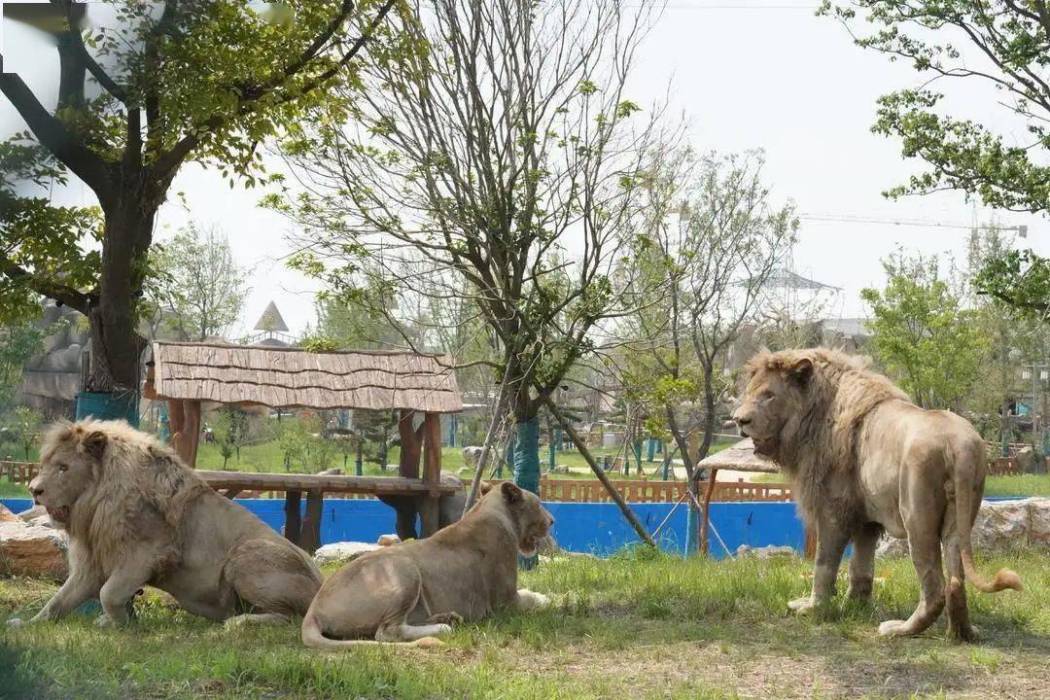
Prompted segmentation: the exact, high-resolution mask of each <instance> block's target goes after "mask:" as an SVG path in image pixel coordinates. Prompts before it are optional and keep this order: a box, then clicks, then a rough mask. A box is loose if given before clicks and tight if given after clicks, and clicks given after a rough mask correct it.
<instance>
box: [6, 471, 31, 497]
mask: <svg viewBox="0 0 1050 700" xmlns="http://www.w3.org/2000/svg"><path fill="white" fill-rule="evenodd" d="M28 497H29V491H28V490H27V489H26V487H25V486H23V485H22V484H14V483H11V482H10V481H8V480H7V477H3V476H0V498H28Z"/></svg>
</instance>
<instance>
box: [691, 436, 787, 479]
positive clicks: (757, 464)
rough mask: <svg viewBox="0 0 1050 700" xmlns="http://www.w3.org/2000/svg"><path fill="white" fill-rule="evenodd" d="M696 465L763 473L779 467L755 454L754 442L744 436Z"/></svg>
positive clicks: (703, 467)
mask: <svg viewBox="0 0 1050 700" xmlns="http://www.w3.org/2000/svg"><path fill="white" fill-rule="evenodd" d="M697 466H698V467H699V468H701V469H708V470H713V469H732V470H733V471H737V472H760V473H763V474H776V473H778V472H779V471H780V467H779V466H778V465H777V463H776V462H773V461H771V460H768V459H766V458H765V457H759V456H758V455H756V454H755V444H754V443H753V442H751V438H745V439H743V440H741V441H740V442H736V443H733V445H731V446H730V447H727V448H725V449H724V450H719V451H718V452H715V453H714V454H713V455H709V456H708V457H706V458H704V459H702V460H700V463H699V464H697Z"/></svg>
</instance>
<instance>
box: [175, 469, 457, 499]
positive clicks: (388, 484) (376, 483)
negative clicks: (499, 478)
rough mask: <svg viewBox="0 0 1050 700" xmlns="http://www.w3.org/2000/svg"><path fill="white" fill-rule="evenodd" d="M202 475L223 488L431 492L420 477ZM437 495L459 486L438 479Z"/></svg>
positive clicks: (200, 471)
mask: <svg viewBox="0 0 1050 700" xmlns="http://www.w3.org/2000/svg"><path fill="white" fill-rule="evenodd" d="M196 473H197V475H198V476H200V477H201V478H202V479H204V480H205V481H206V482H208V485H209V486H211V487H212V488H213V489H215V490H217V491H219V490H224V491H231V490H233V491H238V492H239V491H284V492H285V493H287V492H288V491H322V492H324V493H364V494H373V495H376V496H422V495H426V494H428V493H430V492H431V488H430V487H428V486H427V485H426V484H425V483H424V482H423V481H422V480H420V479H405V478H402V477H399V476H344V475H341V474H340V475H323V476H322V475H318V474H281V473H268V472H222V471H206V470H204V469H198V470H196ZM433 490H434V491H435V492H436V493H437V494H445V493H453V492H454V491H455V490H456V487H454V486H451V485H442V484H441V482H438V483H437V485H436V488H435V489H433Z"/></svg>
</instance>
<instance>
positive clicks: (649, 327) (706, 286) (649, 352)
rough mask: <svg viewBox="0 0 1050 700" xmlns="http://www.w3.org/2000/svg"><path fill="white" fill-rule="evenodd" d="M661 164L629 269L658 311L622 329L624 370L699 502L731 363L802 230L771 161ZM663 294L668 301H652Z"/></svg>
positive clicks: (681, 158)
mask: <svg viewBox="0 0 1050 700" xmlns="http://www.w3.org/2000/svg"><path fill="white" fill-rule="evenodd" d="M651 162H652V163H653V167H652V170H651V172H650V177H649V180H648V184H647V193H648V204H649V206H648V207H647V208H646V215H645V216H644V217H643V218H642V220H641V227H642V228H643V229H644V231H645V232H646V235H643V236H639V237H638V239H637V241H638V242H637V244H636V245H637V247H636V249H635V251H634V252H635V255H634V256H633V257H632V259H631V262H630V264H631V265H632V266H636V267H638V268H639V272H638V274H636V275H635V277H634V281H635V283H640V285H641V286H640V287H639V290H640V291H639V292H638V295H639V297H642V296H646V297H649V298H650V303H649V304H645V305H643V304H638V305H637V306H636V308H637V311H636V312H635V313H634V314H632V315H631V316H630V317H629V318H626V319H625V320H624V322H623V323H622V332H623V333H624V335H625V337H626V339H627V340H628V342H627V345H626V346H625V350H624V351H623V352H621V353H619V362H620V366H621V371H622V373H623V375H624V384H625V385H626V386H627V387H628V393H629V395H632V398H634V399H635V400H637V401H638V402H639V403H641V404H642V405H643V406H645V407H646V411H647V414H648V417H649V425H650V428H653V429H656V430H663V431H666V432H667V433H669V434H670V437H671V438H672V439H673V440H674V442H675V443H676V445H677V447H678V450H679V454H680V455H681V458H682V461H683V463H684V465H685V470H686V474H687V476H688V479H689V488H690V490H691V491H692V493H693V494H694V496H695V495H698V493H697V491H698V485H697V483H696V477H697V473H696V464H697V462H698V461H699V460H701V459H703V458H704V457H705V456H707V453H708V451H709V449H710V447H711V443H712V441H713V439H714V435H715V431H716V429H717V427H718V423H717V417H718V413H717V411H718V406H719V404H720V402H721V401H722V399H724V397H725V394H726V392H727V390H728V388H729V386H730V381H729V377H727V375H726V373H725V371H724V369H725V367H724V357H725V353H726V351H727V349H728V347H729V346H730V344H731V343H732V342H733V341H734V340H735V339H736V338H737V337H738V335H739V333H740V329H741V327H742V326H743V324H744V323H746V322H747V321H749V320H751V319H753V318H754V315H755V311H756V305H757V301H758V300H759V299H760V297H761V292H762V288H763V285H764V284H765V282H766V280H767V279H768V277H769V275H770V274H771V273H772V272H773V270H774V269H775V267H776V265H777V263H778V261H779V260H780V258H781V256H782V255H783V254H784V252H785V251H786V248H787V246H788V245H789V244H790V242H791V241H792V239H793V237H794V234H795V231H796V229H797V227H798V223H797V220H796V219H795V216H794V207H793V205H791V204H786V205H783V206H779V207H776V206H774V205H773V204H772V203H771V201H770V197H769V191H768V190H767V189H766V187H765V186H764V185H763V184H762V165H763V156H762V154H761V153H760V152H750V153H746V154H743V155H739V156H736V155H731V156H719V155H716V154H709V155H705V156H703V157H699V158H698V157H696V156H695V155H694V154H693V153H692V152H690V151H688V150H686V151H682V150H677V151H676V150H671V149H666V148H661V149H657V150H656V151H655V152H654V153H653V155H652V158H651ZM653 288H660V289H662V294H660V295H658V296H656V297H652V296H651V292H650V291H649V290H651V289H653ZM694 436H697V437H698V440H697V444H693V445H691V444H690V443H691V438H693V437H694ZM694 510H695V508H694ZM693 534H694V533H692V532H690V536H692V535H693Z"/></svg>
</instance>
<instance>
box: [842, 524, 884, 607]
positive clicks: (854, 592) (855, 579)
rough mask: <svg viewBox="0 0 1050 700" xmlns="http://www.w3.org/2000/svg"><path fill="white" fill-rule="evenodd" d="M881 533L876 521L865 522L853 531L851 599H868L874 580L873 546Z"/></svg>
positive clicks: (850, 574)
mask: <svg viewBox="0 0 1050 700" xmlns="http://www.w3.org/2000/svg"><path fill="white" fill-rule="evenodd" d="M881 534H882V527H881V526H880V525H878V524H877V523H865V524H864V525H861V526H860V527H859V528H857V531H856V532H854V533H853V556H852V557H850V560H849V591H848V592H847V595H848V596H849V597H850V598H851V599H853V600H862V601H863V600H869V599H870V598H871V592H872V587H873V585H874V582H875V548H876V546H877V545H878V542H879V536H880V535H881Z"/></svg>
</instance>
